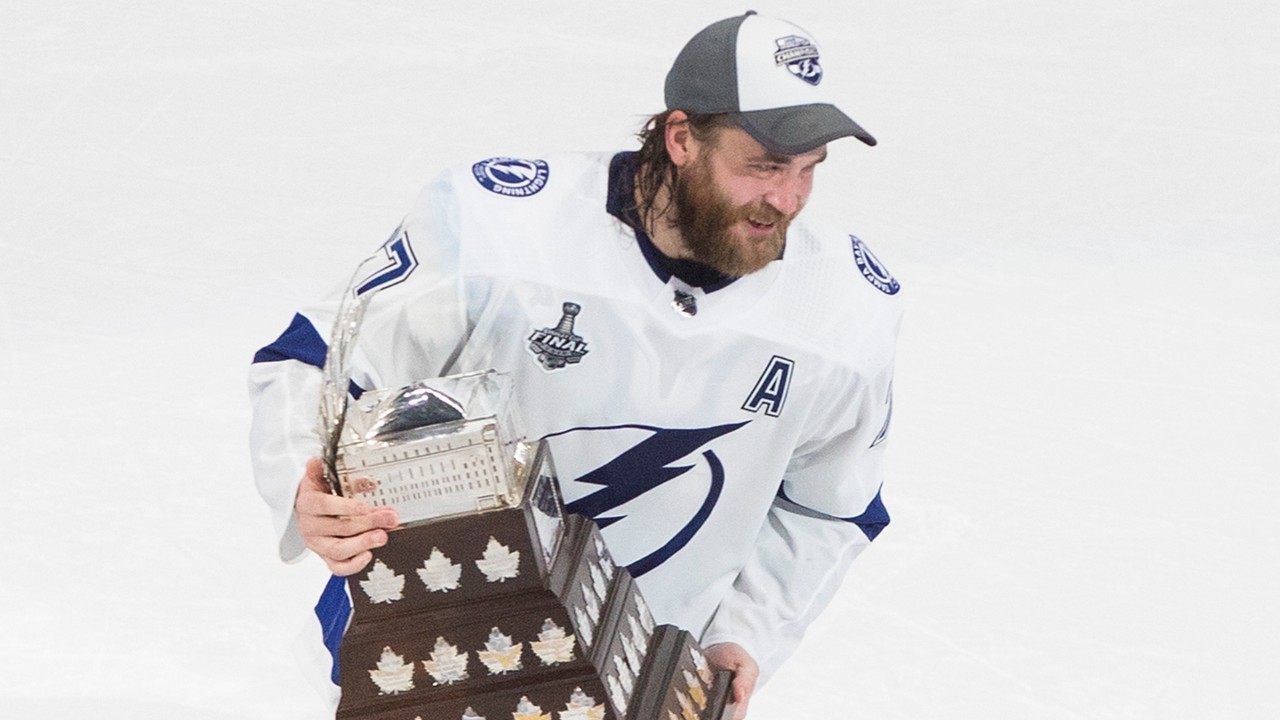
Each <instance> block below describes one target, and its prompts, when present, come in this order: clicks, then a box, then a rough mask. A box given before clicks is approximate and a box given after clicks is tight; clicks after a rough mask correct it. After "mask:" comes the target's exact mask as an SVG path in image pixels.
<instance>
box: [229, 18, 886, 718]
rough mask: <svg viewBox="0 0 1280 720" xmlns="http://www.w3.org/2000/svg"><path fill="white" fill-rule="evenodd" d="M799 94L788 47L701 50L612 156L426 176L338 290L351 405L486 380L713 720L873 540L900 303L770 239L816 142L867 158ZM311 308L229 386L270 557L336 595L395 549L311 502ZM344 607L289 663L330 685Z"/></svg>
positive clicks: (746, 35)
mask: <svg viewBox="0 0 1280 720" xmlns="http://www.w3.org/2000/svg"><path fill="white" fill-rule="evenodd" d="M825 80H826V78H824V76H823V68H822V66H821V58H820V54H819V52H818V47H817V45H816V43H815V42H814V41H813V38H812V36H811V35H810V34H808V33H807V32H805V31H804V30H802V29H801V28H799V27H797V26H795V25H793V24H791V23H788V22H785V21H782V20H777V19H771V18H765V17H762V16H759V15H755V14H754V13H748V14H746V15H742V16H738V17H733V18H729V19H726V20H722V21H720V22H717V23H714V24H712V25H711V26H709V27H707V28H705V29H704V30H702V31H701V32H699V33H698V34H697V35H695V36H694V37H693V39H691V40H690V41H689V43H688V44H687V45H686V47H685V48H684V50H683V51H682V52H681V53H680V55H679V56H678V58H677V59H676V61H675V63H674V65H673V67H672V69H671V71H670V73H669V74H668V77H667V82H666V101H667V108H668V109H667V111H666V112H664V113H662V114H660V115H657V116H655V117H654V118H652V119H651V120H650V121H649V122H648V123H647V124H646V126H645V128H644V130H643V131H642V132H641V134H640V137H641V140H642V147H641V149H640V150H639V151H637V152H623V153H619V154H616V155H612V156H609V155H600V156H596V155H563V156H548V157H544V158H538V159H517V158H504V157H494V158H489V159H486V160H481V161H479V162H476V163H474V164H472V165H469V166H467V167H462V168H456V169H453V170H449V171H446V172H445V173H444V174H443V175H441V176H440V177H439V178H438V179H437V180H435V181H434V182H433V183H431V184H430V185H429V186H428V187H427V188H426V190H425V191H424V192H423V194H422V196H421V197H420V198H419V200H418V202H417V203H416V204H415V206H414V208H413V209H412V211H411V212H410V213H409V215H408V216H407V217H406V218H405V220H404V222H403V223H402V224H401V226H400V227H399V228H398V229H397V230H396V231H395V233H394V234H393V235H392V237H391V239H390V240H388V241H387V242H386V243H385V244H384V246H383V248H382V250H381V252H382V253H383V254H384V255H385V262H384V263H383V264H382V267H380V268H379V270H378V271H377V272H374V273H371V274H370V275H369V276H368V277H367V278H360V279H358V282H357V284H356V287H357V288H359V292H364V291H366V290H369V289H373V288H377V289H379V293H378V295H377V296H376V297H375V298H374V299H373V300H372V302H371V304H370V305H369V307H368V310H367V312H366V315H365V319H364V325H363V328H362V330H361V338H360V346H359V350H358V352H357V360H358V361H357V363H356V365H357V366H356V368H355V373H354V375H353V377H352V382H353V383H354V384H355V385H356V386H358V387H359V388H364V389H368V388H389V387H397V386H400V385H406V384H409V383H412V382H415V381H418V380H421V379H424V378H431V377H439V376H444V375H450V374H455V373H461V372H469V371H477V370H485V369H490V368H493V369H497V370H499V371H501V372H504V373H508V374H510V375H511V376H512V377H513V379H514V388H515V394H516V399H517V408H518V409H519V412H520V418H521V424H522V427H523V428H524V430H525V433H526V435H527V436H528V437H530V438H535V439H537V438H545V439H547V440H548V441H549V443H550V444H551V448H552V450H553V453H554V457H555V460H556V465H557V468H558V471H559V477H560V482H561V485H562V494H563V496H564V499H565V501H566V507H567V509H568V510H570V511H572V512H576V513H579V514H582V515H586V516H588V517H592V518H595V519H596V521H597V523H598V524H599V525H600V527H601V528H602V533H603V536H604V538H605V541H606V543H607V545H608V547H609V550H610V552H611V553H612V554H613V556H614V558H615V559H616V560H617V561H618V562H619V564H621V565H625V566H627V567H628V568H629V570H630V571H631V574H632V575H633V576H634V577H635V578H636V580H637V582H638V583H639V587H640V590H641V591H642V593H643V594H644V596H645V598H646V599H647V600H648V601H649V604H650V606H651V608H652V611H653V614H654V616H655V618H656V619H657V621H658V622H661V623H670V624H674V625H677V626H679V627H682V628H684V629H687V630H689V631H691V632H692V633H693V634H694V635H695V636H696V637H698V638H699V639H700V640H701V642H702V644H703V646H704V647H706V648H707V657H708V659H709V660H710V661H711V662H712V664H714V665H717V666H719V667H725V668H730V669H733V670H735V671H736V672H737V679H736V680H735V684H734V694H735V699H736V700H737V702H738V712H739V717H742V716H745V712H746V707H747V703H748V700H749V698H750V696H751V694H752V692H753V689H754V687H755V685H756V684H757V680H759V681H760V682H763V681H764V680H765V679H767V678H768V677H769V675H770V674H771V673H772V672H773V671H774V670H776V668H777V667H778V666H779V665H780V664H781V663H782V661H783V660H784V659H785V658H787V657H788V656H789V655H790V654H791V653H792V651H793V650H794V649H795V648H796V646H797V644H798V643H799V641H800V638H801V636H802V634H803V632H804V630H805V628H806V627H807V626H808V624H809V623H810V622H811V621H812V620H813V619H814V618H815V617H816V616H817V615H818V613H819V612H820V611H821V610H822V609H823V608H824V607H825V605H826V604H827V602H828V601H829V600H830V598H831V596H832V595H833V593H834V592H835V590H836V589H837V587H838V586H839V584H840V582H841V579H842V578H843V576H844V574H845V570H846V568H847V567H848V564H849V563H850V561H851V560H852V559H853V558H854V557H855V556H856V555H857V554H858V553H859V552H860V551H861V550H862V549H863V548H865V547H866V546H867V545H868V544H869V543H870V542H871V540H872V539H874V538H875V537H876V535H877V534H878V533H879V532H880V530H881V529H883V528H884V526H885V525H886V524H887V523H888V520H889V518H888V514H887V512H886V511H885V508H884V505H883V503H882V502H881V498H880V488H881V484H882V481H883V471H882V454H883V451H884V440H885V437H886V434H887V432H888V427H889V417H890V415H891V406H892V403H891V395H892V393H891V387H892V376H893V356H894V345H895V340H896V335H897V328H898V324H899V318H900V301H901V295H900V292H899V290H900V286H899V284H898V283H897V281H896V280H895V279H894V278H893V277H892V276H891V275H890V274H889V273H888V272H887V271H886V270H885V269H884V266H883V265H881V264H880V263H879V262H878V261H877V260H876V259H875V257H874V256H873V255H872V254H871V252H870V250H869V249H868V248H867V246H866V245H865V244H864V243H863V242H862V241H861V240H859V239H858V238H857V237H855V236H853V235H851V234H849V233H848V232H847V231H846V230H844V229H840V228H838V227H837V228H836V229H828V228H826V227H823V226H820V225H818V224H816V223H813V222H810V221H809V220H808V219H807V218H805V219H798V217H797V216H798V215H799V213H800V211H801V209H802V208H803V207H804V205H805V202H806V200H807V199H808V197H809V194H810V191H811V190H812V187H813V182H814V174H815V172H816V168H817V166H818V165H819V164H820V163H822V161H823V159H824V158H825V157H826V155H827V143H829V142H831V141H832V140H835V139H837V138H841V137H849V136H852V137H857V138H859V139H861V140H862V141H863V142H864V143H866V144H868V145H874V144H875V140H874V139H873V138H872V137H871V135H870V134H868V133H867V132H866V131H865V130H863V129H862V128H861V127H859V126H858V125H857V124H856V123H855V122H854V121H853V120H851V119H850V118H849V117H848V116H847V115H846V114H845V113H843V112H842V111H841V110H839V109H837V108H836V107H835V106H834V105H833V104H831V103H830V102H828V99H827V97H826V96H825V95H824V94H823V93H824V90H825V88H826V87H827V85H828V84H829V82H824V81H825ZM338 300H339V298H337V297H335V298H331V299H330V300H329V301H327V302H324V303H320V304H317V305H316V306H314V307H311V308H307V309H305V310H304V311H302V312H300V313H299V314H298V315H296V316H295V317H294V320H293V323H292V324H291V325H290V326H289V328H288V330H286V331H285V333H284V334H283V335H281V336H280V338H279V339H278V340H276V341H275V342H273V343H272V344H270V345H268V346H267V347H265V348H263V349H262V350H261V351H259V353H258V355H257V356H256V357H255V363H254V365H253V369H252V371H251V389H252V393H253V397H254V404H255V415H254V428H253V456H254V462H255V471H256V474H257V482H258V486H259V489H260V491H261V493H262V495H263V496H264V498H265V499H266V500H267V502H268V503H269V504H270V505H271V507H272V508H273V509H274V511H275V516H276V521H277V529H278V532H279V535H280V538H281V540H280V554H281V556H282V557H283V558H284V559H285V560H288V561H293V560H296V559H298V558H299V557H301V556H302V555H304V554H305V551H306V550H307V549H310V550H311V551H312V552H314V553H315V554H317V555H319V556H320V557H321V558H322V559H323V560H324V561H325V562H326V563H327V564H328V566H329V568H330V569H331V570H332V571H333V573H334V575H335V578H339V577H341V576H345V575H350V574H352V573H355V572H359V571H361V570H363V569H364V568H365V567H366V566H367V565H368V564H369V562H370V560H371V554H370V551H371V550H372V549H373V548H376V547H380V546H381V545H383V544H385V543H386V542H387V537H388V536H387V531H388V530H390V529H392V528H394V527H396V525H397V523H398V518H397V517H396V513H395V511H394V510H392V509H390V508H386V507H382V508H377V509H373V508H370V507H369V506H368V505H366V504H364V503H363V502H360V501H358V500H354V499H350V498H342V497H338V496H334V495H331V494H329V493H328V491H327V489H326V486H325V483H324V482H323V480H322V478H321V472H320V464H319V462H318V461H316V460H314V458H316V457H317V456H318V455H319V451H320V440H319V438H318V437H317V436H316V433H315V431H314V428H315V421H314V418H315V408H316V407H317V404H318V401H317V396H318V393H319V387H320V384H321V379H320V367H321V366H322V365H323V361H324V354H325V350H326V347H327V343H328V342H329V341H328V338H327V334H328V331H329V329H330V327H331V326H332V323H333V318H334V315H335V310H336V307H337V303H338ZM560 335H563V336H564V338H562V340H564V342H562V343H561V344H560V346H559V347H560V348H561V351H559V352H557V353H551V352H549V351H548V349H547V347H548V346H547V345H546V344H545V343H544V342H542V341H541V339H545V338H547V337H550V336H560ZM299 478H301V483H299ZM349 608H350V605H349V601H348V599H347V597H346V596H345V590H344V585H343V584H342V582H340V581H337V580H336V579H335V581H334V582H331V583H330V585H329V588H328V589H327V590H326V591H325V595H324V597H323V598H322V600H321V603H320V605H319V606H318V608H317V610H318V612H319V617H318V619H319V621H320V624H321V628H320V629H318V630H317V634H316V638H315V644H316V646H317V647H320V646H321V639H322V636H323V639H324V641H325V643H324V646H325V647H327V648H328V650H329V651H330V652H332V653H334V655H333V657H334V658H336V647H337V644H338V642H339V641H340V639H341V634H342V631H343V628H344V627H345V624H346V614H347V613H348V612H349ZM335 662H336V660H335Z"/></svg>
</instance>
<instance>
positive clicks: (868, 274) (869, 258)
mask: <svg viewBox="0 0 1280 720" xmlns="http://www.w3.org/2000/svg"><path fill="white" fill-rule="evenodd" d="M849 240H850V242H851V243H852V245H853V261H854V263H855V264H856V265H857V266H858V272H860V273H862V277H864V278H866V280H867V282H869V283H871V285H872V287H874V288H875V289H877V290H879V291H880V292H882V293H884V294H885V295H897V294H898V291H899V290H901V289H902V285H901V284H899V283H898V281H897V280H896V279H894V277H893V275H891V274H890V273H889V270H888V269H887V268H886V267H885V266H884V264H883V263H881V262H880V260H879V259H878V258H877V257H876V256H875V255H873V254H872V253H871V248H869V247H867V244H866V243H865V242H863V241H862V239H861V238H859V237H858V236H857V235H850V236H849Z"/></svg>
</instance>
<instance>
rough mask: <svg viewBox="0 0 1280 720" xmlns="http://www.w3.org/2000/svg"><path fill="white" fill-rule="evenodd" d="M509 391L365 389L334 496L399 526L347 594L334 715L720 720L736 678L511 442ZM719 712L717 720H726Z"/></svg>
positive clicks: (444, 382) (447, 383)
mask: <svg viewBox="0 0 1280 720" xmlns="http://www.w3.org/2000/svg"><path fill="white" fill-rule="evenodd" d="M509 395H510V387H509V382H507V379H506V378H505V376H502V375H499V374H496V373H492V372H489V373H479V374H471V375H462V376H454V377H449V378H440V379H437V380H432V381H427V382H423V383H419V384H415V385H411V386H409V387H406V388H400V389H397V390H394V391H390V392H379V391H374V392H367V393H365V394H363V395H362V396H361V397H360V399H359V400H357V401H356V402H354V403H353V404H351V406H350V407H349V408H348V410H347V415H346V422H345V424H344V429H343V433H342V442H341V443H340V445H339V447H338V451H337V454H336V465H335V467H336V469H337V475H336V479H337V490H338V491H339V492H341V493H342V494H343V495H347V496H350V497H356V498H361V499H364V500H366V501H367V502H369V503H371V504H374V505H394V506H396V507H397V508H398V509H399V511H400V513H401V520H402V522H403V523H404V524H403V526H402V527H401V528H398V529H396V530H394V531H392V532H391V533H390V539H389V541H388V543H387V544H386V545H385V546H384V547H381V548H378V549H376V550H375V551H374V559H373V562H372V563H371V565H370V566H369V568H368V569H366V570H365V571H363V572H361V573H358V574H356V575H353V576H351V577H350V578H349V579H348V590H349V593H350V595H351V598H352V611H353V615H352V622H351V624H350V626H349V627H348V628H347V631H346V634H345V636H344V637H343V640H342V647H341V651H340V656H339V668H340V681H341V685H342V702H341V705H340V706H339V708H338V715H337V716H338V717H339V718H344V719H345V718H368V719H370V720H373V719H375V718H376V719H378V720H382V719H383V718H386V719H388V720H389V719H391V718H403V719H404V720H413V719H414V718H422V720H435V719H437V718H438V719H440V720H446V719H447V720H479V719H480V718H486V719H487V720H506V719H507V718H509V717H510V718H514V720H553V719H554V720H606V719H610V720H673V719H675V720H719V719H720V718H722V717H729V716H731V714H732V708H731V707H730V706H729V704H728V702H727V701H728V699H729V679H730V678H729V677H728V674H727V673H715V672H713V671H711V669H710V668H709V667H708V665H707V662H706V660H705V659H704V658H703V657H702V654H701V651H700V649H699V647H698V645H697V643H696V642H695V641H694V640H693V638H692V637H691V636H690V635H689V634H688V633H687V632H684V631H681V630H678V629H677V628H675V627H672V626H659V625H657V624H656V623H655V622H654V619H653V617H652V615H651V614H650V612H649V609H648V607H647V606H646V604H645V601H644V598H643V597H642V596H641V594H640V593H639V591H638V589H637V588H636V586H635V584H634V582H633V581H632V579H631V576H630V575H629V574H628V572H627V570H626V568H622V567H618V566H617V565H615V564H614V562H613V560H612V558H611V556H610V555H609V551H608V548H607V547H606V546H605V544H604V542H603V540H602V539H601V537H600V532H599V530H598V529H597V528H596V525H595V523H594V522H592V521H590V520H588V519H586V518H582V517H578V516H573V515H567V514H566V513H565V512H564V507H563V503H562V501H561V498H560V491H559V485H558V480H557V478H556V474H555V465H554V463H553V461H552V458H551V453H550V451H549V449H548V447H547V445H546V444H545V443H540V444H538V445H529V444H526V443H523V442H521V441H520V440H519V439H517V437H516V436H515V435H514V434H513V433H512V432H511V431H510V430H509V428H510V425H509V424H508V423H509V417H508V416H509V413H508V409H509V408H510V404H509ZM726 713H728V714H726Z"/></svg>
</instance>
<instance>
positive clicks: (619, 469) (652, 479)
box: [548, 421, 750, 577]
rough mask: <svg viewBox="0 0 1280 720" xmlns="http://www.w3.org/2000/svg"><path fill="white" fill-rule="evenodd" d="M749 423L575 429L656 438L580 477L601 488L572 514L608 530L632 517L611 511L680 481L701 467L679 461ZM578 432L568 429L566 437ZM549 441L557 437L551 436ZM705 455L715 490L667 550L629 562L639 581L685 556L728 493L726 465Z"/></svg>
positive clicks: (708, 452)
mask: <svg viewBox="0 0 1280 720" xmlns="http://www.w3.org/2000/svg"><path fill="white" fill-rule="evenodd" d="M748 422H750V421H747V422H740V423H731V424H728V425H717V426H714V427H709V428H694V429H676V430H673V429H667V428H656V427H649V426H640V425H626V426H614V427H609V428H575V429H574V430H611V429H618V428H623V427H626V428H633V429H643V430H649V431H651V432H652V433H653V434H652V435H650V436H649V437H647V438H645V439H644V440H641V441H640V442H639V443H636V444H635V445H634V446H632V447H631V448H630V449H628V450H626V451H624V452H623V453H622V454H620V455H618V456H617V457H615V458H614V459H612V460H610V461H608V462H607V463H605V464H603V465H601V466H600V467H598V468H596V469H594V470H591V471H589V472H587V473H586V474H584V475H582V476H580V477H578V478H576V479H575V482H580V483H586V484H588V485H596V486H599V488H600V489H599V490H596V491H595V492H592V493H590V494H588V495H585V496H583V497H581V498H578V499H577V500H574V501H573V502H570V503H568V504H567V505H565V509H566V510H568V511H569V512H572V513H577V514H580V515H585V516H587V517H591V518H594V519H595V521H596V524H597V525H599V526H600V527H601V528H602V529H603V528H606V527H608V526H609V525H612V524H614V523H616V522H618V521H620V520H623V519H625V518H626V516H625V515H610V514H609V513H610V512H611V511H613V510H615V509H617V508H619V507H621V506H622V505H625V504H626V503H628V502H630V501H632V500H635V499H636V498H638V497H640V496H642V495H644V494H645V493H647V492H649V491H651V490H654V489H656V488H658V487H661V486H662V485H664V484H666V483H668V482H671V481H672V480H675V479H676V478H678V477H680V476H682V475H684V474H685V473H687V472H689V471H690V470H691V469H693V468H694V466H695V464H679V465H676V464H675V463H676V462H677V461H679V460H681V459H682V458H685V457H688V456H689V455H692V454H694V453H697V452H698V450H699V449H701V448H703V447H704V446H705V445H707V444H708V443H710V442H712V441H713V440H715V439H716V438H719V437H721V436H724V435H727V434H729V433H731V432H733V431H734V430H737V429H738V428H740V427H742V426H743V425H746V424H747V423H748ZM574 430H566V431H564V432H562V433H556V435H563V434H565V433H568V432H573V431H574ZM548 437H555V435H551V436H548ZM701 456H702V458H703V459H705V460H706V462H707V465H708V467H709V468H710V470H711V486H710V487H709V488H708V490H707V494H706V497H704V498H703V500H702V503H701V505H700V506H699V508H698V510H697V512H695V513H694V515H693V517H692V518H690V519H689V521H688V522H687V523H685V525H684V526H683V527H682V528H681V529H680V530H679V531H678V532H676V534H675V535H674V536H672V537H671V538H670V539H668V540H667V541H666V542H665V543H663V544H662V546H661V547H659V548H657V549H656V550H654V551H653V552H651V553H649V554H648V555H646V556H644V557H642V558H640V559H639V560H636V561H635V562H633V563H631V564H629V565H628V566H627V569H628V570H630V571H631V574H632V575H633V576H635V577H639V576H641V575H643V574H645V573H647V572H649V571H650V570H652V569H654V568H656V567H658V566H659V565H661V564H662V563H663V562H665V561H666V560H667V559H668V558H670V557H671V556H673V555H675V554H676V553H677V552H679V551H680V550H681V549H682V548H684V546H685V545H688V544H689V541H690V540H692V539H693V537H694V535H696V534H697V533H698V530H700V529H701V528H702V526H703V525H704V524H705V523H706V522H707V518H709V517H710V516H711V511H712V509H714V508H715V506H716V502H717V501H718V500H719V499H720V492H721V491H722V490H723V489H724V480H725V472H724V465H723V464H722V463H721V462H720V458H718V457H717V456H716V454H715V452H714V451H713V450H702V453H701Z"/></svg>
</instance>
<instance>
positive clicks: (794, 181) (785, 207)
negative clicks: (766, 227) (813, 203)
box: [764, 173, 804, 217]
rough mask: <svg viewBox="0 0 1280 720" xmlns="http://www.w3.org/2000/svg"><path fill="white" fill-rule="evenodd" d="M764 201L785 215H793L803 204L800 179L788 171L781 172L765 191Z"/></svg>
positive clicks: (802, 190)
mask: <svg viewBox="0 0 1280 720" xmlns="http://www.w3.org/2000/svg"><path fill="white" fill-rule="evenodd" d="M764 201H765V202H766V203H768V204H769V205H770V206H771V207H772V208H773V209H775V210H777V211H778V212H780V213H782V214H783V215H786V216H787V217H791V216H792V215H795V214H796V213H797V212H798V211H799V210H800V206H801V205H803V204H804V189H803V187H802V182H801V179H800V178H799V177H798V176H794V175H791V174H790V173H783V174H782V175H780V176H779V177H778V179H777V181H776V182H774V183H773V184H772V186H770V188H769V189H768V191H767V192H766V193H765V196H764Z"/></svg>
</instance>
